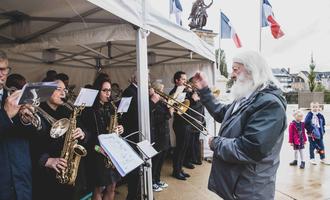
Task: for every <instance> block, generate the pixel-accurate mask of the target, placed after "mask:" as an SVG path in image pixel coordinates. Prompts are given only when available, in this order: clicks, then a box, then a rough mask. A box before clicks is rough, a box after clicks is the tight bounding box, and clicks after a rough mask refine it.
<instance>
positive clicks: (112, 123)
mask: <svg viewBox="0 0 330 200" xmlns="http://www.w3.org/2000/svg"><path fill="white" fill-rule="evenodd" d="M110 103H111V105H112V107H113V109H114V114H113V115H111V117H110V122H109V125H108V127H107V130H108V131H109V133H115V132H116V129H117V126H118V112H117V110H118V109H117V106H116V105H115V103H114V102H113V101H111V102H110Z"/></svg>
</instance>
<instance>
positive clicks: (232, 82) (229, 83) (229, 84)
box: [226, 79, 234, 90]
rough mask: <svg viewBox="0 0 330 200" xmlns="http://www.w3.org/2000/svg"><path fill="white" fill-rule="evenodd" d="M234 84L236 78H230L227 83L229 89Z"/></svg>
mask: <svg viewBox="0 0 330 200" xmlns="http://www.w3.org/2000/svg"><path fill="white" fill-rule="evenodd" d="M233 84H234V80H233V79H229V80H228V81H227V83H226V87H227V90H229V89H230V88H231V86H233Z"/></svg>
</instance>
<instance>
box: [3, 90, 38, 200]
mask: <svg viewBox="0 0 330 200" xmlns="http://www.w3.org/2000/svg"><path fill="white" fill-rule="evenodd" d="M6 98H7V92H6V91H5V90H4V95H3V98H2V99H3V100H2V105H1V108H0V162H1V164H0V177H1V178H0V200H7V199H9V198H11V195H13V194H15V193H16V199H17V200H29V199H32V176H31V170H32V169H31V158H30V150H29V139H30V136H31V134H30V133H31V132H30V130H29V128H27V127H25V126H23V125H21V123H20V120H19V118H18V116H16V117H14V118H13V120H12V121H11V120H10V119H9V117H8V115H7V113H6V111H5V110H4V103H5V99H6Z"/></svg>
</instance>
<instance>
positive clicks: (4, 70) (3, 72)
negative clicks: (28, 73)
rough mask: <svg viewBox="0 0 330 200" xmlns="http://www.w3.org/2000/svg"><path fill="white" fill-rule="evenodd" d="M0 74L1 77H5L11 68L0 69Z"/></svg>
mask: <svg viewBox="0 0 330 200" xmlns="http://www.w3.org/2000/svg"><path fill="white" fill-rule="evenodd" d="M0 72H1V73H2V74H3V75H7V74H9V73H10V72H11V68H10V67H6V68H0Z"/></svg>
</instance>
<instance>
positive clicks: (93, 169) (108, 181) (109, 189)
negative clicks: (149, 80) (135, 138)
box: [82, 78, 123, 200]
mask: <svg viewBox="0 0 330 200" xmlns="http://www.w3.org/2000/svg"><path fill="white" fill-rule="evenodd" d="M93 89H95V90H98V91H99V93H98V95H97V97H96V99H95V101H94V104H93V106H92V107H91V108H87V109H85V110H84V111H83V114H82V122H83V123H84V125H85V126H86V128H87V131H88V132H89V135H90V139H89V141H88V144H87V151H88V154H87V172H88V175H89V176H88V178H89V181H90V185H91V187H92V188H93V195H92V199H93V200H102V199H109V200H113V199H115V188H116V183H117V182H118V181H119V180H120V175H119V173H118V172H117V170H116V169H114V168H112V167H109V166H107V165H106V164H107V162H108V158H106V157H105V156H104V155H102V154H101V153H100V152H96V151H95V145H98V146H100V143H99V141H98V135H100V134H108V133H110V131H111V130H109V129H108V126H109V124H110V120H111V116H112V115H114V112H115V110H114V109H115V108H114V106H112V104H111V103H110V95H111V82H110V80H109V79H107V78H104V79H103V80H102V81H95V82H94V84H93ZM110 129H111V128H110ZM116 131H117V133H118V134H121V133H122V132H123V126H122V125H118V126H117V128H116Z"/></svg>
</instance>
